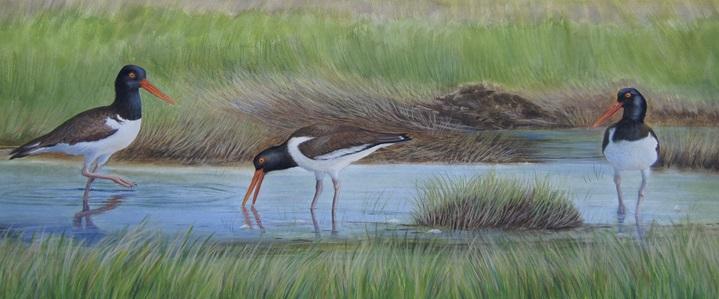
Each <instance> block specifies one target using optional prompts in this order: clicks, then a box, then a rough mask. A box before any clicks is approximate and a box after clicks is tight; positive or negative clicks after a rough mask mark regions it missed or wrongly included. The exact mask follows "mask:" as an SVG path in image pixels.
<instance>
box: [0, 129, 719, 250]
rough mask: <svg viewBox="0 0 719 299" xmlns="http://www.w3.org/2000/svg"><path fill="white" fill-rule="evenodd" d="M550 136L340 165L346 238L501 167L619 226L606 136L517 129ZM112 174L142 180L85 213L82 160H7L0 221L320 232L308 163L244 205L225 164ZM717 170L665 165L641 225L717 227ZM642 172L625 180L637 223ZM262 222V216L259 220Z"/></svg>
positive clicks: (74, 229) (254, 233) (99, 192)
mask: <svg viewBox="0 0 719 299" xmlns="http://www.w3.org/2000/svg"><path fill="white" fill-rule="evenodd" d="M515 134H521V135H523V136H525V137H530V138H534V139H539V140H543V143H542V146H541V150H540V154H539V157H540V158H541V159H542V160H545V161H546V162H544V163H518V164H501V165H492V164H473V165H444V164H395V165H353V166H350V167H349V168H347V169H346V170H345V171H344V172H343V177H342V179H343V180H342V182H343V186H342V193H341V194H342V195H341V198H340V204H339V209H338V223H337V227H338V230H339V236H340V237H349V236H356V235H364V234H367V233H374V232H378V231H380V232H387V231H389V232H398V233H400V234H403V233H424V232H425V231H426V229H420V231H415V229H414V228H408V227H407V226H405V225H403V224H409V223H411V213H412V209H413V207H414V202H413V201H414V198H415V195H416V186H417V184H418V183H421V182H422V181H424V180H426V179H429V178H431V177H433V176H436V175H444V176H448V177H457V176H471V175H476V174H483V173H487V172H491V171H494V172H496V173H497V174H499V175H507V176H525V177H531V176H533V175H535V174H536V175H540V176H547V177H548V178H549V179H550V180H551V181H552V182H554V183H555V184H556V185H557V186H559V187H561V188H566V189H567V190H570V191H571V197H572V200H573V201H574V202H575V204H576V206H577V207H578V209H579V210H580V212H581V213H582V215H583V218H584V220H585V223H588V224H597V225H616V224H617V221H618V219H617V217H616V208H617V202H616V193H615V191H614V185H613V182H612V171H611V168H610V167H609V166H608V164H607V163H606V162H605V161H603V160H602V159H601V157H600V155H599V149H598V147H599V146H600V145H599V144H598V142H597V140H600V139H598V135H600V134H601V132H598V131H582V130H568V131H561V132H549V131H528V132H515ZM105 171H106V172H111V173H116V174H119V175H123V176H126V177H128V178H130V179H132V180H134V181H135V182H138V184H139V185H138V186H137V187H136V188H134V190H125V189H122V188H119V187H117V186H115V185H113V184H111V183H107V182H101V181H100V182H96V183H95V185H94V189H93V190H92V191H91V192H90V194H89V196H88V202H89V204H88V206H87V207H85V208H84V209H83V190H82V187H84V179H83V178H82V177H81V176H80V174H79V172H80V166H79V163H78V162H70V161H45V160H13V161H2V162H0V228H11V229H13V230H21V231H23V232H26V233H38V232H50V233H68V234H73V235H75V236H78V237H82V238H85V239H88V240H97V239H100V238H101V237H102V236H103V235H105V234H107V233H109V232H113V231H118V230H122V229H125V228H132V227H135V226H137V225H139V224H143V225H145V226H146V227H147V228H149V229H159V230H161V231H164V232H167V233H171V234H174V233H182V232H185V231H187V229H188V228H189V227H190V226H192V228H193V232H195V233H197V234H200V235H210V234H211V235H213V236H214V237H216V238H219V239H255V238H270V239H283V240H297V239H312V238H315V237H316V236H317V235H318V234H315V226H314V222H313V215H312V214H310V212H309V204H310V201H311V198H312V195H313V192H314V176H313V175H312V174H311V173H309V172H306V171H304V170H301V169H291V170H287V171H282V172H276V173H272V174H270V175H268V176H267V177H266V179H265V182H264V184H263V187H262V192H261V194H260V197H259V199H258V202H257V206H256V210H251V209H246V210H243V209H242V207H241V200H242V196H243V195H244V192H245V188H246V187H247V184H248V183H249V181H250V179H251V176H252V172H253V170H251V169H249V168H229V167H167V166H150V165H145V166H138V165H118V163H111V165H110V166H108V167H106V168H105ZM717 179H719V176H718V175H716V174H713V173H708V172H690V171H678V170H658V171H655V172H653V175H652V178H651V181H650V184H649V193H648V196H647V198H646V200H645V201H644V202H643V203H642V206H641V212H642V213H641V214H642V217H641V220H640V221H641V222H642V223H644V224H646V223H660V224H670V223H676V222H682V221H685V220H687V219H688V220H690V221H692V222H702V223H715V222H719V186H718V185H717V184H716V183H717ZM640 180H641V178H640V176H639V174H638V173H626V174H625V175H624V181H623V182H624V184H623V185H624V191H625V198H626V200H628V201H627V202H626V205H627V208H628V216H627V217H626V223H625V224H627V223H633V221H634V217H633V213H634V204H635V200H636V191H637V188H638V186H639V183H640ZM331 197H332V184H331V181H330V180H329V179H327V181H326V182H325V192H324V193H323V194H322V197H321V198H320V202H319V205H318V209H317V212H316V215H315V217H314V220H316V222H317V226H318V227H319V229H320V233H319V235H322V236H327V235H330V229H331V214H330V208H331ZM258 218H259V219H260V220H261V221H259V222H258V221H257V220H258Z"/></svg>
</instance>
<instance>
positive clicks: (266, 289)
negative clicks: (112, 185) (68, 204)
mask: <svg viewBox="0 0 719 299" xmlns="http://www.w3.org/2000/svg"><path fill="white" fill-rule="evenodd" d="M717 246H719V236H717V234H716V232H711V231H709V230H707V229H702V228H692V229H676V230H669V231H659V232H655V233H652V232H650V233H649V234H648V235H647V237H646V238H645V239H643V240H641V241H640V240H634V239H622V238H619V237H615V236H613V235H611V234H604V233H596V234H594V235H593V236H592V237H591V238H590V239H588V240H582V239H558V240H553V241H549V240H545V241H538V240H537V239H523V238H507V239H504V238H500V239H495V241H488V240H482V239H480V240H477V241H476V242H471V243H469V244H463V245H459V246H456V245H449V244H446V243H443V242H442V241H437V242H424V241H413V240H396V239H385V240H382V239H379V240H377V239H375V240H364V241H348V242H346V243H343V244H337V243H335V244H331V243H330V244H327V243H318V244H314V245H307V246H294V245H292V246H287V245H283V244H259V245H258V244H253V245H243V244H219V243H214V242H211V241H210V242H194V241H188V239H185V238H180V239H177V240H166V239H163V238H162V237H159V236H143V235H138V234H133V233H130V234H126V235H121V236H119V237H117V238H115V239H110V240H106V241H103V242H101V243H99V244H96V245H93V246H84V245H81V244H79V243H78V242H76V241H73V240H71V239H67V238H65V239H63V238H57V237H53V238H49V239H47V238H44V239H36V240H34V241H32V242H30V243H24V242H21V241H19V240H17V239H14V238H5V239H2V240H0V280H1V281H2V284H0V297H3V298H129V297H133V298H158V297H162V298H527V297H533V298H626V297H639V298H687V297H692V298H716V297H717V295H719V285H717V283H716V281H718V280H719V271H717V265H719V253H718V252H717V250H716V248H717Z"/></svg>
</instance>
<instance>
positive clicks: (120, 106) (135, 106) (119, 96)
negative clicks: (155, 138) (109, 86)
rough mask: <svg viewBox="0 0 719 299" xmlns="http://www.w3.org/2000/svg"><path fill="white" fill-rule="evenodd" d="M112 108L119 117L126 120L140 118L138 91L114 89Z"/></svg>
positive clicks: (140, 104)
mask: <svg viewBox="0 0 719 299" xmlns="http://www.w3.org/2000/svg"><path fill="white" fill-rule="evenodd" d="M112 106H113V108H115V110H116V111H117V114H118V115H120V117H122V118H124V119H127V120H138V119H140V118H142V102H141V101H140V91H139V90H138V89H137V88H115V102H113V103H112Z"/></svg>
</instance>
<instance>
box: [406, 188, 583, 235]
mask: <svg viewBox="0 0 719 299" xmlns="http://www.w3.org/2000/svg"><path fill="white" fill-rule="evenodd" d="M418 193H419V195H418V198H417V208H416V209H415V211H414V221H415V222H416V223H417V224H420V225H427V226H442V227H450V228H452V229H463V230H467V229H480V228H528V229H561V228H570V227H577V226H579V225H581V224H582V218H581V215H580V214H579V211H577V209H576V208H575V207H574V205H573V204H572V202H571V201H570V200H569V198H568V196H567V194H566V192H565V191H560V190H557V188H556V187H554V186H552V185H551V184H550V183H549V182H548V181H547V180H546V179H545V180H542V179H535V180H534V181H526V180H520V179H509V178H502V177H499V176H497V175H496V174H488V175H484V176H476V177H471V178H462V179H456V180H450V179H448V178H435V179H434V180H431V181H428V182H426V183H425V184H424V185H422V186H421V187H420V189H419V192H418Z"/></svg>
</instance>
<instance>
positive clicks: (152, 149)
mask: <svg viewBox="0 0 719 299" xmlns="http://www.w3.org/2000/svg"><path fill="white" fill-rule="evenodd" d="M6 1H7V0H6ZM10 2H14V1H10ZM103 3H104V2H103ZM134 3H135V4H128V5H120V6H113V7H114V9H112V10H105V9H96V7H95V6H94V5H93V4H92V3H90V2H88V3H84V2H80V4H78V5H76V6H73V5H66V6H62V5H58V6H59V7H60V8H52V7H54V6H53V5H47V6H42V5H39V6H38V7H40V8H37V7H34V8H33V9H28V8H25V7H24V6H23V5H7V6H6V7H8V9H10V10H13V9H14V10H15V12H16V13H8V12H7V11H4V12H3V13H2V14H0V40H2V41H3V42H2V43H1V44H0V65H2V68H1V69H0V106H2V107H3V109H1V110H0V144H3V145H13V144H18V143H20V142H22V141H26V140H29V139H31V138H32V137H35V136H37V135H39V134H41V133H44V132H46V131H48V130H49V129H51V128H53V127H54V126H56V125H58V124H60V123H61V122H62V121H63V120H64V119H66V118H68V117H69V116H71V115H73V114H75V113H77V112H79V111H82V110H84V109H87V108H89V107H92V106H98V105H103V104H106V103H109V102H110V101H111V100H112V97H113V90H112V80H113V79H114V76H115V75H116V72H117V71H118V70H119V68H120V67H121V66H122V65H124V64H127V63H134V64H138V65H141V66H143V67H145V68H146V69H147V70H148V72H149V78H150V79H151V80H152V81H154V82H155V83H156V85H158V86H160V87H162V89H163V90H165V91H166V93H168V94H170V95H172V96H173V97H175V98H176V99H178V101H179V103H180V105H179V106H177V107H167V106H163V105H162V104H161V103H160V102H156V101H153V100H151V96H149V95H147V96H145V103H144V104H145V105H144V108H145V121H144V129H143V133H142V134H143V136H144V138H142V139H141V140H140V141H139V142H138V143H136V144H135V145H134V147H133V149H132V151H134V152H136V153H142V152H148V153H156V152H161V151H162V149H159V148H157V146H155V144H164V145H167V147H165V148H169V149H171V150H172V151H173V154H172V155H167V156H163V157H161V158H168V159H178V157H179V159H186V160H203V159H208V160H213V159H214V160H233V159H234V160H242V159H247V158H248V156H250V155H248V154H247V152H253V151H254V150H256V147H257V142H253V140H254V137H256V136H265V135H267V134H271V133H272V132H273V131H274V128H267V129H265V130H262V129H261V128H258V126H257V122H256V120H254V119H253V118H252V115H246V114H244V113H241V114H239V115H236V116H232V115H233V114H232V113H230V114H228V111H234V108H233V105H234V104H237V103H238V102H239V103H240V104H242V103H244V102H245V100H244V99H247V98H249V97H256V96H258V97H272V98H277V99H282V100H285V101H291V100H292V99H291V98H290V97H288V95H287V94H286V93H283V92H280V91H278V90H277V89H275V88H274V87H275V86H277V85H280V86H282V85H291V84H292V83H293V82H297V81H300V82H304V83H305V85H309V86H310V87H311V86H312V85H313V84H314V82H319V83H318V84H319V85H320V87H323V86H322V82H332V84H333V86H339V88H341V89H345V88H344V86H348V87H349V88H347V89H346V90H354V89H356V87H359V88H360V89H363V90H373V91H374V92H373V93H370V96H372V97H374V98H375V99H378V100H385V99H386V100H391V101H396V102H399V103H402V102H407V101H414V102H416V101H427V100H431V99H432V97H433V96H435V95H437V94H439V93H442V92H445V91H447V90H450V89H452V88H454V87H455V86H457V85H459V84H462V83H466V82H475V81H487V82H493V83H497V84H500V85H502V86H506V87H507V88H510V89H515V90H521V91H527V92H530V91H545V90H556V89H577V88H580V89H581V88H584V87H587V86H595V85H597V84H599V85H600V86H605V84H607V82H618V80H625V81H621V82H626V81H628V82H632V84H634V83H636V84H639V85H641V86H646V87H647V88H651V89H654V90H658V91H672V92H678V91H681V93H682V94H690V95H691V96H690V97H691V98H695V97H700V98H703V97H707V96H706V95H712V94H716V93H717V92H718V91H719V79H718V78H719V71H718V70H719V68H716V67H714V66H715V65H716V61H719V60H717V59H718V58H719V57H717V55H718V54H717V53H719V41H718V40H717V39H716V38H714V37H715V36H719V20H718V19H717V16H716V14H713V13H708V14H704V15H705V17H700V16H701V14H699V15H697V16H696V17H686V18H683V17H681V18H676V17H672V18H667V19H666V20H662V19H661V18H656V19H654V18H649V19H646V20H645V19H643V18H642V19H641V20H639V16H636V17H637V19H636V20H634V19H632V16H631V14H626V15H625V14H621V15H625V16H626V17H625V18H624V21H623V22H618V21H613V18H615V17H616V16H615V15H613V14H609V13H604V14H603V15H604V16H606V17H607V20H611V21H608V22H597V23H596V24H592V23H590V22H585V21H583V20H580V19H576V18H575V17H574V15H572V14H567V13H560V14H554V13H547V14H540V15H542V17H539V18H537V17H530V16H529V15H530V14H529V13H528V12H527V11H525V10H521V9H519V8H521V7H522V5H521V4H517V3H515V4H513V6H511V7H514V8H515V9H519V10H520V11H525V12H527V15H526V18H525V19H522V18H521V17H517V16H523V15H525V14H524V13H523V12H518V13H514V14H513V17H511V18H507V19H501V18H498V19H497V21H496V22H495V21H492V20H488V19H487V18H486V17H485V18H480V17H478V16H479V15H484V14H483V13H479V12H481V10H476V11H475V12H474V13H473V15H474V16H475V17H468V18H459V19H457V20H454V21H453V20H452V18H449V19H447V18H421V17H419V16H417V15H412V14H410V15H409V16H404V15H405V14H403V13H399V14H397V15H392V16H389V17H388V16H383V17H376V18H375V17H372V14H370V16H368V15H367V14H360V15H359V16H352V15H350V14H347V13H346V12H347V9H344V8H343V9H339V8H338V9H339V10H338V11H335V12H332V11H331V10H327V9H324V10H323V9H317V8H318V7H321V5H309V6H302V5H301V4H298V3H295V4H296V5H292V6H289V8H286V9H280V10H270V9H258V10H253V9H247V10H242V9H240V10H237V11H235V12H233V13H226V12H222V11H217V10H213V9H208V10H207V11H205V10H202V9H198V10H195V11H193V10H191V9H186V10H180V9H178V8H176V7H178V6H171V7H170V8H160V7H157V6H156V5H153V4H152V3H149V2H147V3H145V2H143V1H136V2H134ZM345 3H346V4H347V5H348V6H347V7H349V8H348V9H350V11H351V8H352V7H354V6H352V5H353V4H355V3H354V2H353V1H347V2H345ZM547 3H548V4H547V5H546V7H545V6H540V7H539V8H538V9H540V10H541V9H547V10H548V11H553V10H556V9H557V8H560V9H559V11H565V12H568V11H573V10H574V6H573V5H570V4H568V3H563V2H561V1H560V2H551V3H550V2H547ZM105 4H107V3H105ZM465 4H466V3H465ZM465 4H463V3H461V1H460V2H456V3H455V2H453V1H450V2H447V3H446V4H443V5H442V7H444V8H442V9H439V10H438V11H439V12H443V13H447V15H449V16H451V15H454V14H455V13H458V12H461V11H462V10H461V7H462V5H465ZM357 5H358V6H357V7H358V8H357V9H359V8H361V7H362V5H361V4H357ZM403 5H408V4H407V3H404V4H403ZM428 5H429V4H428V3H424V4H423V5H418V6H417V8H416V9H417V11H420V12H421V11H428V12H427V13H429V10H427V9H426V8H427V7H428ZM466 5H469V4H466ZM563 5H567V6H566V7H564V6H563ZM587 5H588V6H587V7H589V6H593V5H589V4H587ZM672 5H674V4H671V5H668V6H666V7H673V6H672ZM378 6H381V5H379V4H377V3H373V4H371V5H370V7H373V8H376V7H378ZM408 6H409V7H412V5H408ZM430 6H431V5H430ZM42 7H50V8H42ZM409 7H408V8H406V9H411V8H409ZM471 7H475V8H477V9H478V7H476V6H474V5H472V6H471ZM491 7H494V9H496V10H499V9H502V7H503V6H501V5H493V6H491ZM580 7H581V5H580ZM613 7H615V4H612V3H608V4H607V6H606V7H604V8H603V9H601V10H600V11H602V12H608V11H612V10H613ZM662 7H665V6H662ZM666 7H665V8H666ZM707 7H713V6H712V5H711V3H707ZM445 8H448V9H445ZM505 9H506V7H505ZM372 11H375V12H376V13H377V14H380V12H379V11H380V10H372ZM487 13H491V11H488V12H487ZM505 13H506V11H505ZM418 14H419V13H418ZM567 15H571V17H565V16H567ZM510 20H511V22H510ZM633 20H634V21H633ZM657 62H661V63H657ZM247 82H250V83H247ZM248 84H249V85H248ZM238 86H245V87H246V86H251V87H252V90H250V91H248V90H247V89H246V88H242V89H241V90H239V91H238ZM311 90H313V92H314V94H315V95H317V96H318V97H322V96H327V95H333V94H335V93H334V91H333V90H329V91H328V90H325V89H322V88H315V89H311ZM612 92H613V90H612V91H611V92H609V94H611V93H612ZM320 104H322V103H320ZM370 108H371V107H370ZM368 109H369V108H368ZM240 112H242V111H240ZM231 117H234V118H235V119H232V120H230V118H231ZM310 121H311V120H310ZM210 124H211V125H210ZM178 128H180V129H178ZM188 133H192V134H193V135H190V134H188ZM198 135H200V136H203V135H209V136H222V138H220V137H213V138H206V139H203V140H199V141H201V142H200V143H197V141H198V137H196V136H198ZM273 137H276V136H273ZM216 142H223V143H224V145H223V148H230V149H232V151H231V154H225V155H223V154H222V153H217V152H216V151H215V152H213V150H211V149H210V147H211V145H212V144H213V143H216ZM134 156H135V155H134V154H133V155H128V157H134Z"/></svg>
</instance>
